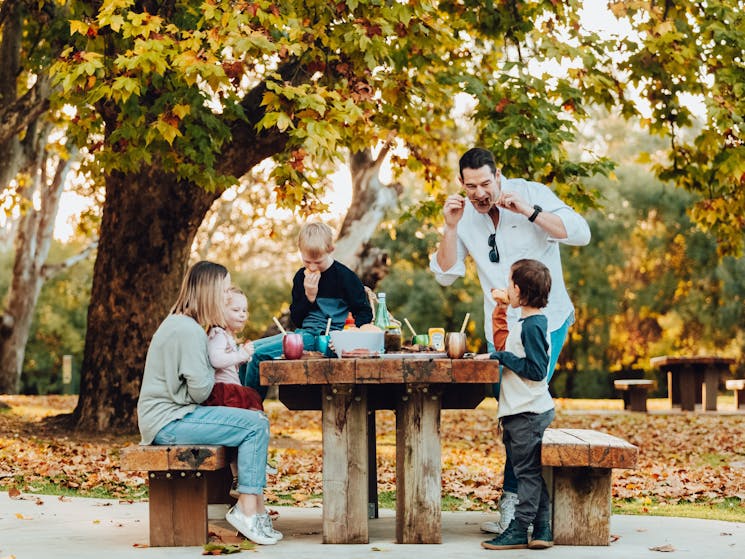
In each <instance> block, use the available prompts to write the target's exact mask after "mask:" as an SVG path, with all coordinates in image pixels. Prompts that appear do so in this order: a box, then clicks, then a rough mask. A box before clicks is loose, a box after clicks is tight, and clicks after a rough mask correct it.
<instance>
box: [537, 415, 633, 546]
mask: <svg viewBox="0 0 745 559" xmlns="http://www.w3.org/2000/svg"><path fill="white" fill-rule="evenodd" d="M638 454H639V449H638V448H637V447H636V446H634V445H632V444H630V443H628V442H626V441H624V440H623V439H619V438H618V437H614V436H612V435H608V434H606V433H601V432H599V431H592V430H590V429H550V428H549V429H546V431H545V433H544V434H543V446H542V448H541V463H542V464H543V478H544V479H545V480H546V485H547V486H548V492H549V495H550V496H551V509H552V513H551V516H552V518H551V525H552V527H553V533H554V543H556V544H557V545H609V543H610V516H611V488H612V481H611V472H612V468H627V469H630V468H635V467H636V461H637V458H638Z"/></svg>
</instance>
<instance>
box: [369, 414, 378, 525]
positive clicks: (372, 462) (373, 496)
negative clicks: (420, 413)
mask: <svg viewBox="0 0 745 559" xmlns="http://www.w3.org/2000/svg"><path fill="white" fill-rule="evenodd" d="M375 439H376V429H375V410H373V409H368V410H367V517H368V518H378V449H377V443H376V440H375Z"/></svg>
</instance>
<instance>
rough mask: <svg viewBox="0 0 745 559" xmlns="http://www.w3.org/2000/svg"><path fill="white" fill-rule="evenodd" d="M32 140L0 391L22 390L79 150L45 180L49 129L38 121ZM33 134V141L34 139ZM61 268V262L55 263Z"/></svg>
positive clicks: (0, 350) (3, 334)
mask: <svg viewBox="0 0 745 559" xmlns="http://www.w3.org/2000/svg"><path fill="white" fill-rule="evenodd" d="M28 134H29V136H28V137H27V140H29V144H30V145H32V151H33V152H34V153H35V155H36V158H35V162H34V164H33V165H32V166H31V169H30V170H29V171H28V172H27V173H26V177H27V180H28V186H26V188H24V189H22V190H21V194H22V198H23V200H25V201H26V204H25V205H26V207H27V211H26V212H25V213H24V214H23V215H22V217H21V218H20V220H19V223H18V228H17V230H16V236H15V241H14V249H15V259H14V262H13V277H12V279H11V285H10V289H9V291H8V295H7V304H6V307H5V309H4V311H3V317H2V325H1V326H0V393H11V394H15V393H17V392H18V389H19V384H20V378H21V370H22V366H23V358H24V356H25V352H26V342H27V341H28V334H29V330H30V327H31V320H32V318H33V316H34V309H35V308H36V302H37V301H38V299H39V293H40V292H41V287H42V285H43V284H44V281H45V280H46V279H48V277H49V276H50V270H49V269H48V268H47V267H46V266H45V263H46V260H47V256H49V247H50V246H51V242H52V234H53V233H54V220H55V218H56V216H57V210H58V208H59V201H60V196H61V195H62V190H63V188H64V184H65V178H66V177H67V173H68V172H69V170H70V166H71V163H72V161H73V160H74V159H75V155H76V152H75V153H74V154H73V155H71V157H70V158H69V159H68V160H66V161H59V162H58V164H57V170H56V172H55V174H54V176H53V177H52V178H51V179H49V180H48V179H47V175H46V166H47V159H48V158H47V151H46V149H45V146H46V141H47V137H48V134H49V128H45V129H44V130H42V131H41V132H39V133H36V126H35V125H34V126H31V127H30V129H29V132H28ZM32 136H34V137H35V139H36V141H35V142H30V140H31V139H33V138H32ZM37 192H38V193H39V199H40V201H41V206H40V208H39V210H38V211H37V210H35V209H34V205H33V202H32V198H33V197H34V195H35V194H36V193H37ZM55 268H59V266H57V267H55Z"/></svg>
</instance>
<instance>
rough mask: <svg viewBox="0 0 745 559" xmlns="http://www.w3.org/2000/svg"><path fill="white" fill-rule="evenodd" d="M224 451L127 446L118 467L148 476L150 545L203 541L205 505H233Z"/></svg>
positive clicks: (205, 534)
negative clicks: (144, 473) (226, 503)
mask: <svg viewBox="0 0 745 559" xmlns="http://www.w3.org/2000/svg"><path fill="white" fill-rule="evenodd" d="M227 466H228V461H227V460H226V448H225V447H223V446H209V445H184V446H165V445H164V446H155V445H153V446H128V447H126V448H124V449H122V453H121V469H122V470H127V471H143V472H147V477H148V483H149V486H150V500H149V503H148V509H149V516H150V546H151V547H164V546H166V547H169V546H193V545H204V544H205V543H207V538H208V528H207V505H208V503H225V502H231V501H230V499H229V490H230V483H231V482H232V475H231V474H230V468H229V467H227Z"/></svg>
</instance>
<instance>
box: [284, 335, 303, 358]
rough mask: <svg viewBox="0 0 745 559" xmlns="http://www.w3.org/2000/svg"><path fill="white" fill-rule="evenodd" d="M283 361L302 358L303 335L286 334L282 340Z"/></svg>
mask: <svg viewBox="0 0 745 559" xmlns="http://www.w3.org/2000/svg"><path fill="white" fill-rule="evenodd" d="M282 352H283V353H284V354H285V359H300V358H301V357H302V356H303V335H302V334H295V333H293V332H288V333H287V334H285V335H284V337H283V338H282Z"/></svg>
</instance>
